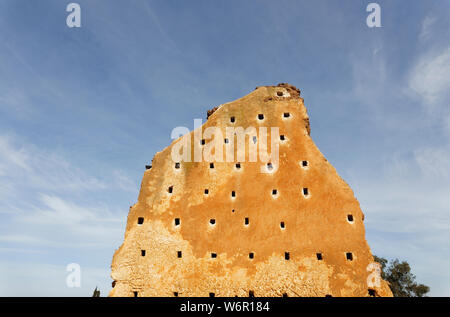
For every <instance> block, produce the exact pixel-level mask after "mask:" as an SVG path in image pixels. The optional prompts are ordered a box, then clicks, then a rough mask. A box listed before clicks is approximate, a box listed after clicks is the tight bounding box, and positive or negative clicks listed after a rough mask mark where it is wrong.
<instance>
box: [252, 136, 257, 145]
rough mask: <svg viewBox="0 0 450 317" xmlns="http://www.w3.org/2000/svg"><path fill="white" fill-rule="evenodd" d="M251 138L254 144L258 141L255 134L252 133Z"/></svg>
mask: <svg viewBox="0 0 450 317" xmlns="http://www.w3.org/2000/svg"><path fill="white" fill-rule="evenodd" d="M252 140H253V144H256V142H258V138H257V137H256V135H254V136H253V137H252Z"/></svg>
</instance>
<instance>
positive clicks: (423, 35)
mask: <svg viewBox="0 0 450 317" xmlns="http://www.w3.org/2000/svg"><path fill="white" fill-rule="evenodd" d="M436 20H437V18H436V17H434V16H431V15H427V16H426V17H425V18H424V19H423V21H422V28H421V30H420V33H419V40H421V41H426V40H427V39H428V38H429V36H430V34H431V31H432V26H433V24H434V23H435V22H436Z"/></svg>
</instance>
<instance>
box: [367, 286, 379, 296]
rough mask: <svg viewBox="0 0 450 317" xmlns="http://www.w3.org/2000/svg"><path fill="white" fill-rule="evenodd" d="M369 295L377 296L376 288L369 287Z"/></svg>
mask: <svg viewBox="0 0 450 317" xmlns="http://www.w3.org/2000/svg"><path fill="white" fill-rule="evenodd" d="M369 296H371V297H375V296H377V292H376V291H375V290H374V289H371V288H369Z"/></svg>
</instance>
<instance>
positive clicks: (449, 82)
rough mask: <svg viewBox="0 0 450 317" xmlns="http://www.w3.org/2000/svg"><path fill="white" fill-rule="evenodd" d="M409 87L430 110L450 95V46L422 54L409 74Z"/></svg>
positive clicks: (434, 108)
mask: <svg viewBox="0 0 450 317" xmlns="http://www.w3.org/2000/svg"><path fill="white" fill-rule="evenodd" d="M408 84H409V88H410V90H411V92H413V93H414V94H415V97H416V98H418V99H419V100H421V101H422V104H423V106H424V107H425V108H426V109H427V110H428V111H429V112H434V111H436V110H438V109H437V108H438V107H439V105H441V106H446V104H442V102H443V101H444V100H445V99H447V98H448V97H449V96H450V90H449V87H450V47H447V48H446V49H444V50H443V51H439V52H435V51H431V52H428V53H426V54H425V55H423V56H421V57H420V58H419V59H418V61H417V63H416V65H415V66H414V67H413V69H412V70H411V72H410V75H409V83H408Z"/></svg>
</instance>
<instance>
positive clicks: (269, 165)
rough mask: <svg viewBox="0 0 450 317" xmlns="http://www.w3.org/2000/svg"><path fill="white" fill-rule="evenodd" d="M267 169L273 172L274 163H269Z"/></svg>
mask: <svg viewBox="0 0 450 317" xmlns="http://www.w3.org/2000/svg"><path fill="white" fill-rule="evenodd" d="M267 169H268V170H269V171H271V170H272V169H273V165H272V163H267Z"/></svg>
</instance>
